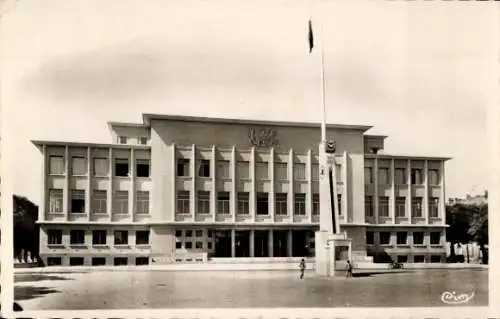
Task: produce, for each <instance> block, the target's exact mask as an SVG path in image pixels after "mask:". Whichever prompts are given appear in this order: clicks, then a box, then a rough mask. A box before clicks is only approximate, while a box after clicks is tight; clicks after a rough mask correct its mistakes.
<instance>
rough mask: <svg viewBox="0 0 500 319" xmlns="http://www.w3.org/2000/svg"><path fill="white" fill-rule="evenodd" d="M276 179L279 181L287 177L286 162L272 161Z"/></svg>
mask: <svg viewBox="0 0 500 319" xmlns="http://www.w3.org/2000/svg"><path fill="white" fill-rule="evenodd" d="M274 169H275V172H274V173H275V174H274V176H276V179H277V180H279V181H282V180H287V179H288V165H287V164H286V163H274Z"/></svg>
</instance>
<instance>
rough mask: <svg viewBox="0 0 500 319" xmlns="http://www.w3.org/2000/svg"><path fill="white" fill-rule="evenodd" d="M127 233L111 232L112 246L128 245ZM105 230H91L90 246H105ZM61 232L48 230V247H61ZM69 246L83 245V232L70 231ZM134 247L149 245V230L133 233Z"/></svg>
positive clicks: (120, 231)
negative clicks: (112, 237)
mask: <svg viewBox="0 0 500 319" xmlns="http://www.w3.org/2000/svg"><path fill="white" fill-rule="evenodd" d="M128 233H129V232H128V231H127V230H115V231H114V232H113V236H114V245H128V244H129V241H128ZM107 235H108V232H107V231H106V230H93V231H92V245H107ZM62 236H63V231H62V230H61V229H48V230H47V237H48V241H47V243H48V245H62ZM69 238H70V239H69V241H70V245H85V230H83V229H72V230H71V231H70V233H69ZM135 244H136V245H149V230H138V231H136V232H135Z"/></svg>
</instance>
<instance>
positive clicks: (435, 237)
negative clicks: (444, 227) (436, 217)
mask: <svg viewBox="0 0 500 319" xmlns="http://www.w3.org/2000/svg"><path fill="white" fill-rule="evenodd" d="M431 245H441V232H431Z"/></svg>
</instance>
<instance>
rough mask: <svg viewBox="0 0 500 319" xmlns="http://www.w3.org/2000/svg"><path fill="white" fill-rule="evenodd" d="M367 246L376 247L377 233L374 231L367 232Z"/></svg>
mask: <svg viewBox="0 0 500 319" xmlns="http://www.w3.org/2000/svg"><path fill="white" fill-rule="evenodd" d="M366 244H367V245H374V244H375V233H374V232H372V231H367V232H366Z"/></svg>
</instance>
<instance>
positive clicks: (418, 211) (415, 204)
mask: <svg viewBox="0 0 500 319" xmlns="http://www.w3.org/2000/svg"><path fill="white" fill-rule="evenodd" d="M411 216H412V217H422V197H412V199H411Z"/></svg>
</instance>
